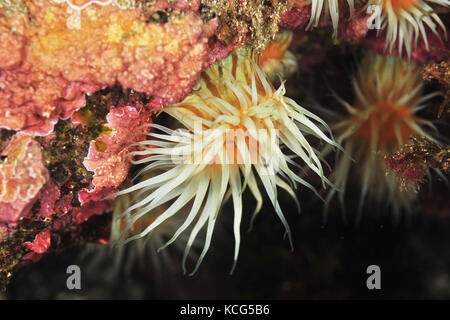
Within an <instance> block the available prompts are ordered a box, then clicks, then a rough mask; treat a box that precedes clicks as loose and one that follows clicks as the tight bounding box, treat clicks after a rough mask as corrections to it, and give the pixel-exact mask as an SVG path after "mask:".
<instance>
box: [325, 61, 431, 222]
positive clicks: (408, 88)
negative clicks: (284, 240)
mask: <svg viewBox="0 0 450 320" xmlns="http://www.w3.org/2000/svg"><path fill="white" fill-rule="evenodd" d="M352 83H353V89H354V92H355V101H354V103H353V105H350V104H349V103H347V102H345V101H343V100H342V99H340V98H338V99H339V101H340V102H341V103H342V105H343V106H344V107H345V108H346V110H347V112H348V116H347V117H346V118H345V119H344V120H342V121H340V122H338V123H337V124H336V125H334V126H333V131H334V132H335V133H336V135H337V142H338V143H341V144H342V146H343V147H344V149H345V151H346V154H347V155H343V154H341V155H337V158H336V165H335V169H334V172H333V178H332V179H331V180H332V181H333V182H334V183H335V184H336V187H337V188H339V189H340V190H342V192H341V193H340V194H339V200H340V202H341V205H342V207H343V208H342V211H343V212H345V211H344V193H345V189H346V184H347V179H348V178H349V174H350V173H351V172H352V176H353V177H358V179H359V180H360V181H359V184H360V188H361V192H360V196H359V204H358V215H357V219H356V221H357V222H358V221H359V219H360V216H361V212H362V208H363V204H364V200H365V198H366V197H368V198H369V199H370V200H374V201H376V202H377V203H379V204H386V205H387V206H390V207H391V208H392V211H393V213H394V216H395V217H398V216H399V215H398V213H400V211H401V210H403V209H404V210H405V211H407V212H409V211H411V210H412V204H413V201H414V199H415V198H416V193H415V192H414V190H412V188H408V187H407V186H406V187H404V188H400V183H399V181H398V179H397V178H396V177H395V175H394V174H387V169H386V163H385V161H383V156H384V155H385V154H388V153H392V152H394V151H396V150H398V149H399V148H400V147H401V146H402V145H403V144H404V143H406V141H407V140H408V138H409V137H410V136H423V137H426V138H427V139H429V140H431V141H436V140H435V139H434V138H433V137H432V136H431V135H430V134H429V133H427V132H426V130H425V127H429V128H433V129H434V126H433V124H432V123H431V122H430V121H427V120H424V119H421V118H419V117H418V116H417V114H416V112H417V111H419V110H421V109H423V108H425V107H426V105H425V104H424V103H425V102H426V101H428V100H429V99H430V98H432V97H434V96H436V95H437V93H432V94H429V95H425V96H422V88H423V85H424V84H423V81H422V79H421V76H420V67H419V66H418V65H416V64H410V63H407V62H405V61H402V60H401V59H400V58H398V57H382V56H377V55H374V54H371V53H370V54H367V56H365V57H364V59H363V61H362V63H361V65H360V68H359V71H358V73H357V75H356V76H355V77H354V79H353V82H352ZM352 158H353V159H352ZM353 160H354V162H355V165H354V166H352V161H353ZM334 195H335V191H334V190H331V191H330V193H329V194H328V196H327V199H326V203H327V204H329V202H330V201H331V199H332V198H333V196H334ZM327 206H328V205H327ZM327 206H326V207H325V212H326V211H327Z"/></svg>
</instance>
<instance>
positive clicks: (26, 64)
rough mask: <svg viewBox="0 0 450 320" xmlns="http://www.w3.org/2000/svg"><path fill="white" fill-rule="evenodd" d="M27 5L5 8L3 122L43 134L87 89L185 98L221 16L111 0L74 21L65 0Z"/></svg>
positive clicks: (0, 22)
mask: <svg viewBox="0 0 450 320" xmlns="http://www.w3.org/2000/svg"><path fill="white" fill-rule="evenodd" d="M167 3H168V2H167ZM197 4H198V3H197ZM176 5H177V7H179V8H181V9H187V10H188V9H190V8H191V5H188V4H187V3H185V1H178V2H176ZM26 6H27V8H28V13H24V12H18V11H9V10H7V9H6V8H0V127H2V128H6V129H11V130H23V131H26V132H29V133H33V134H38V135H46V134H49V133H50V132H51V131H52V130H53V127H54V125H55V123H56V122H57V121H58V119H59V118H63V119H65V118H68V117H70V116H71V115H72V113H73V112H74V111H75V110H77V109H79V108H80V107H83V106H84V103H85V101H84V94H85V93H92V92H94V91H97V90H98V89H100V88H103V87H105V86H112V85H114V84H117V83H120V84H121V85H122V86H123V87H125V88H132V89H135V90H137V91H140V92H143V93H146V94H148V95H152V96H154V97H155V98H159V99H161V100H162V102H163V103H165V104H170V103H173V102H176V101H179V100H181V99H183V98H184V97H185V96H186V95H187V94H188V93H189V91H190V90H191V88H192V87H193V86H194V85H195V83H196V80H197V78H198V76H199V74H200V72H201V71H202V70H203V69H205V68H206V67H207V64H208V62H209V57H208V52H209V46H208V39H209V37H210V36H212V35H213V33H214V31H215V27H216V25H215V24H216V23H217V22H216V21H214V20H212V21H210V22H209V23H207V24H204V23H203V21H202V19H201V18H200V16H199V14H198V13H196V12H191V11H186V12H181V11H180V12H179V14H178V16H173V17H172V19H170V21H167V22H165V23H151V22H150V23H149V22H148V21H147V15H148V14H151V12H147V14H144V12H143V10H142V9H137V8H136V9H127V10H122V9H121V8H119V7H118V6H116V5H113V4H112V3H111V4H108V5H105V6H99V5H95V4H92V5H91V6H89V7H88V8H86V9H84V10H81V11H80V12H79V18H80V23H81V24H80V26H78V28H75V27H73V26H71V25H70V23H69V24H68V21H70V18H71V13H70V12H68V11H70V10H67V9H68V5H67V3H66V2H64V3H60V4H57V3H55V2H51V1H47V0H31V1H27V3H26ZM194 8H195V6H194ZM149 10H150V9H149ZM30 21H31V22H30Z"/></svg>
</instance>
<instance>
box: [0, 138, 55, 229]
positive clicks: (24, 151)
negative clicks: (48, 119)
mask: <svg viewBox="0 0 450 320" xmlns="http://www.w3.org/2000/svg"><path fill="white" fill-rule="evenodd" d="M2 156H3V157H5V160H3V163H2V164H1V165H0V223H11V222H17V221H18V220H19V219H20V218H23V217H24V216H26V215H28V213H29V210H30V209H31V206H32V205H33V203H34V201H35V200H36V197H37V195H38V194H39V191H40V190H41V188H42V187H43V186H44V184H45V183H46V182H47V181H48V179H49V173H48V170H47V168H46V167H45V162H44V157H43V155H42V152H41V147H40V145H39V143H38V142H37V141H36V140H34V139H33V137H31V136H28V135H25V134H16V135H15V136H14V137H13V138H12V140H11V142H10V143H9V145H8V146H7V147H6V149H5V150H4V151H3V152H2Z"/></svg>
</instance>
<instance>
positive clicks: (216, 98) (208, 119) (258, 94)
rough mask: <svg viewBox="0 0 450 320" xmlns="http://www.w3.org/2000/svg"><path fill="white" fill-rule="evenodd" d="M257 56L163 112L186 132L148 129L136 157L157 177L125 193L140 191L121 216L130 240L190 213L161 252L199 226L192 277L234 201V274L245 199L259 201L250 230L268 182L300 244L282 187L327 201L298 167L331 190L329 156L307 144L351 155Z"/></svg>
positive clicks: (212, 74) (211, 75) (239, 59)
mask: <svg viewBox="0 0 450 320" xmlns="http://www.w3.org/2000/svg"><path fill="white" fill-rule="evenodd" d="M253 56H254V55H253V52H251V51H248V50H247V49H246V48H243V49H241V50H239V51H234V52H233V53H232V54H231V55H230V56H228V57H227V58H225V59H223V60H221V61H219V62H217V63H216V64H214V65H213V66H212V67H211V68H210V69H208V70H207V71H206V72H205V73H204V74H203V75H202V78H201V79H200V81H199V89H198V90H195V91H194V92H193V93H192V94H191V95H190V96H188V97H187V98H186V99H185V100H184V101H182V102H181V103H178V104H175V105H172V106H170V107H166V108H164V109H163V110H162V112H164V113H166V114H168V115H169V116H170V117H172V118H173V119H176V120H177V121H178V123H179V125H181V127H183V128H182V129H178V130H172V129H170V128H168V127H165V126H162V125H158V124H155V123H153V124H149V125H148V126H150V127H152V128H153V129H154V131H152V132H149V133H148V134H147V136H148V137H149V140H146V141H141V142H139V145H140V146H141V150H139V151H134V152H131V153H130V156H140V157H141V158H140V159H138V160H134V161H133V163H135V164H139V165H141V166H142V169H141V171H140V172H139V173H138V175H144V174H148V173H154V174H153V175H152V176H151V177H149V178H148V179H141V181H140V182H138V183H136V184H134V185H133V186H131V187H129V188H126V189H124V190H122V191H120V192H119V193H118V194H117V195H123V194H127V193H131V192H138V193H139V194H140V195H141V196H140V197H139V198H138V199H137V200H136V201H134V202H133V203H132V204H131V205H130V206H129V207H128V208H127V209H126V210H125V211H124V212H123V213H122V214H121V215H120V217H121V218H124V217H125V218H126V221H127V225H126V226H125V228H124V229H123V230H122V237H121V240H122V241H123V242H128V241H132V240H136V239H139V238H142V237H144V236H146V235H148V234H149V233H151V232H153V231H154V230H155V229H156V228H159V227H160V225H161V224H162V223H164V222H165V221H166V220H168V219H172V218H173V217H174V216H178V215H179V212H181V211H184V212H187V214H186V217H185V219H184V222H183V223H182V224H181V225H179V226H178V228H177V230H176V232H175V233H174V234H173V236H172V238H171V239H170V240H169V241H168V242H167V243H166V244H165V245H164V246H162V247H161V248H160V249H163V248H165V247H167V246H168V245H170V244H171V243H173V242H174V241H175V240H176V239H177V238H178V237H179V236H180V235H181V234H182V233H183V232H185V231H186V229H187V228H188V227H190V228H192V229H191V231H190V234H189V236H188V240H187V244H186V248H185V252H184V256H183V270H184V271H185V272H186V265H185V263H186V259H187V256H188V255H189V252H190V249H191V246H192V244H193V243H194V241H195V239H197V237H198V235H199V234H200V233H201V232H202V233H204V234H205V242H204V247H203V250H202V252H201V253H200V256H199V259H198V261H197V264H196V265H195V267H194V270H193V271H192V272H191V273H190V274H191V275H192V274H194V273H195V272H196V271H197V269H198V268H199V266H200V263H201V262H202V260H203V258H204V257H205V255H206V253H207V251H208V249H209V247H210V244H211V239H212V235H213V232H214V228H215V225H216V221H217V218H218V216H219V211H220V209H221V206H222V205H223V203H224V202H225V201H227V200H228V199H229V198H231V201H232V202H233V207H234V222H233V230H234V238H235V250H234V258H233V266H232V269H231V272H232V271H233V269H234V267H235V265H236V262H237V259H238V254H239V246H240V241H241V234H240V228H241V220H242V215H243V203H242V202H243V201H242V193H243V192H244V191H245V190H246V189H247V188H248V189H249V190H250V192H251V194H252V195H253V197H254V198H255V199H256V208H255V210H254V212H253V216H252V219H251V223H250V225H252V224H253V220H254V218H255V217H256V215H257V214H258V212H259V211H260V209H261V206H262V202H263V197H262V194H261V191H260V186H259V184H261V185H262V187H263V189H264V190H265V192H266V193H267V195H268V197H269V199H270V202H271V203H272V205H273V207H274V210H275V212H276V214H277V215H278V217H279V219H280V220H281V222H282V224H283V225H284V227H285V230H286V235H287V236H288V238H289V241H290V243H291V246H292V240H291V236H290V229H289V225H288V223H287V221H286V219H285V217H284V214H283V212H282V210H281V207H280V205H279V203H278V196H277V193H278V189H279V188H280V189H283V190H285V191H286V192H287V193H288V194H290V195H291V196H292V197H293V199H294V201H295V202H296V203H297V204H298V201H297V198H296V195H295V192H294V189H295V188H296V185H297V184H301V185H303V186H306V187H308V188H310V189H311V190H313V192H315V193H316V194H317V195H318V196H319V197H320V195H319V194H318V193H317V191H316V189H315V188H314V187H313V186H312V185H311V184H309V183H308V182H307V181H305V180H304V179H302V178H301V177H300V176H299V175H297V174H296V173H295V172H294V171H293V170H292V169H291V167H292V166H293V165H294V166H295V165H298V163H296V162H295V161H294V159H298V160H300V163H303V164H304V165H305V166H306V167H307V168H309V169H311V170H312V171H313V172H315V173H316V174H317V175H319V176H320V178H321V180H322V182H323V187H325V186H326V185H332V184H331V182H330V181H329V180H328V179H327V178H326V177H325V176H324V173H323V168H322V164H321V160H320V155H318V152H317V151H316V150H315V149H314V148H313V147H312V146H311V145H310V143H309V142H308V139H309V138H310V137H315V138H318V139H320V140H322V141H324V142H325V143H327V144H330V145H332V146H334V147H337V148H340V149H342V148H341V147H340V146H339V145H338V144H337V143H336V142H334V140H333V138H332V135H331V130H330V129H329V128H328V126H327V125H326V123H325V122H324V121H323V120H322V119H320V118H319V117H317V116H316V115H314V114H313V113H311V112H309V111H308V110H306V109H304V108H302V107H301V106H299V105H298V104H297V103H296V102H295V101H294V100H292V99H289V98H287V97H285V96H284V94H285V89H284V84H283V83H282V84H281V85H280V87H279V88H278V89H275V88H274V87H273V86H272V84H271V83H270V82H269V81H268V80H267V79H266V76H265V75H264V73H263V72H262V70H261V69H260V68H259V66H258V65H257V63H256V62H255V61H254V60H253V59H252V58H250V57H253ZM256 61H257V60H256ZM323 130H325V131H328V133H329V134H328V135H327V134H325V133H324V131H323ZM307 137H308V139H307ZM157 170H162V171H161V173H157ZM161 206H165V208H164V210H162V211H163V212H162V213H161V214H159V215H158V216H157V217H156V219H155V220H154V221H152V222H151V223H150V224H149V225H148V226H147V227H146V228H145V229H143V230H140V232H138V233H136V234H134V235H132V236H128V235H129V231H130V230H131V229H132V228H133V226H135V224H136V222H137V221H138V220H140V219H144V218H145V217H146V215H149V214H150V213H151V212H152V210H155V209H156V208H159V207H161ZM298 207H299V204H298ZM144 225H146V223H144Z"/></svg>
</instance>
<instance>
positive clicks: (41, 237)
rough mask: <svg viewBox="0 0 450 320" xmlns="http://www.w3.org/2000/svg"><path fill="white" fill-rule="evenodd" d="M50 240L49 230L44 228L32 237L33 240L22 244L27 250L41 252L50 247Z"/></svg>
mask: <svg viewBox="0 0 450 320" xmlns="http://www.w3.org/2000/svg"><path fill="white" fill-rule="evenodd" d="M50 242H51V239H50V231H49V230H44V231H42V232H39V233H38V234H37V235H36V238H34V240H33V242H29V241H27V242H25V243H24V245H25V247H27V248H28V249H29V250H31V251H33V252H35V253H39V254H41V253H44V252H45V251H47V250H48V248H49V247H50Z"/></svg>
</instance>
